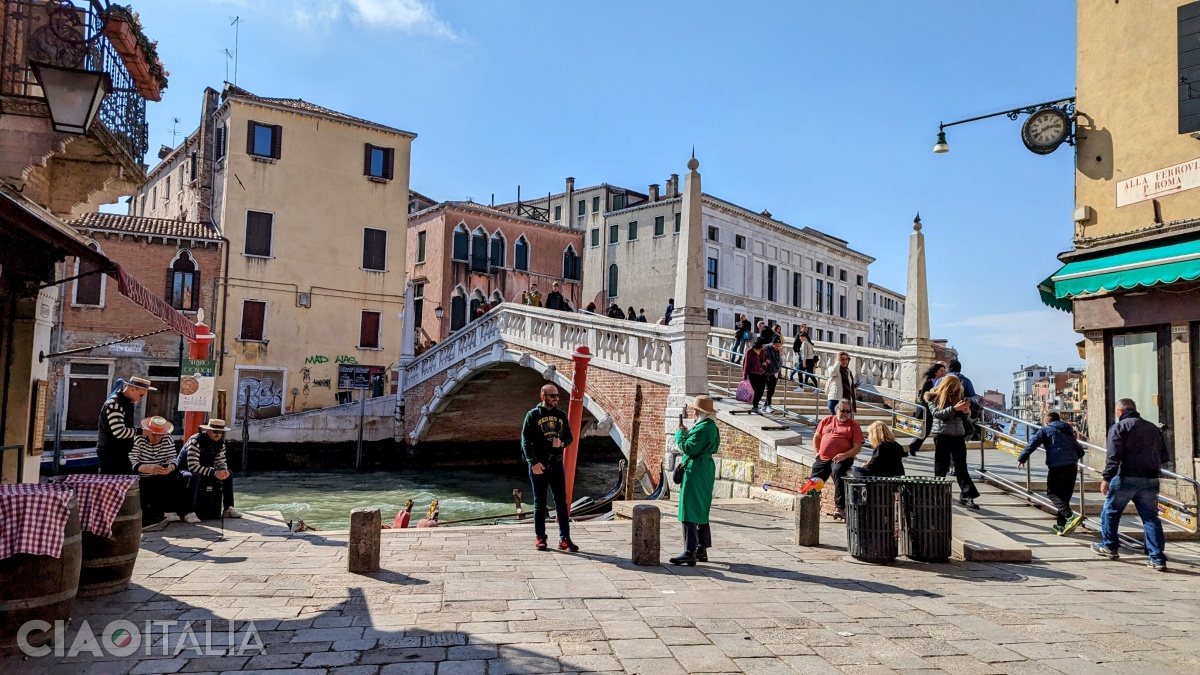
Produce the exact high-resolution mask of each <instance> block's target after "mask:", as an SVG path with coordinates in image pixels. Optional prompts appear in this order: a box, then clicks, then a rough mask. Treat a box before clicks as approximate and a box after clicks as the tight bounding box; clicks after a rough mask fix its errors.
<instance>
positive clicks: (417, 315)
mask: <svg viewBox="0 0 1200 675" xmlns="http://www.w3.org/2000/svg"><path fill="white" fill-rule="evenodd" d="M412 312H413V327H414V328H417V329H419V328H420V327H421V315H422V314H424V313H425V282H423V281H422V282H419V283H415V284H413V306H412Z"/></svg>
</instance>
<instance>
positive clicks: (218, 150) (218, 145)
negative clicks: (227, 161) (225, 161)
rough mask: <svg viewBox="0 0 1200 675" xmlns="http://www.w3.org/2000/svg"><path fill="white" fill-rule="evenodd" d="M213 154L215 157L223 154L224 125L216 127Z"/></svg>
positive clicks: (218, 157) (219, 157)
mask: <svg viewBox="0 0 1200 675" xmlns="http://www.w3.org/2000/svg"><path fill="white" fill-rule="evenodd" d="M213 154H214V155H215V156H216V158H217V159H221V158H222V157H224V156H225V127H224V126H219V127H217V137H216V139H215V140H214V141H213Z"/></svg>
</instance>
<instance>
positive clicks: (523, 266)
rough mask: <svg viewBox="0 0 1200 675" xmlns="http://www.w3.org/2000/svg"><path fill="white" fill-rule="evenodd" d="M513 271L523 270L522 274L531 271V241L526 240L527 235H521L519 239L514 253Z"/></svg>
mask: <svg viewBox="0 0 1200 675" xmlns="http://www.w3.org/2000/svg"><path fill="white" fill-rule="evenodd" d="M513 254H514V255H513V258H514V260H513V269H518V270H521V271H522V272H528V271H529V241H528V240H526V239H525V235H521V236H520V238H518V239H517V245H516V248H515V249H514V251H513Z"/></svg>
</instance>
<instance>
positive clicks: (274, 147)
mask: <svg viewBox="0 0 1200 675" xmlns="http://www.w3.org/2000/svg"><path fill="white" fill-rule="evenodd" d="M271 129H272V132H273V133H272V134H271V157H274V158H275V159H279V158H280V156H281V153H280V151H281V150H282V149H283V127H281V126H279V125H278V124H276V125H275V126H273V127H271Z"/></svg>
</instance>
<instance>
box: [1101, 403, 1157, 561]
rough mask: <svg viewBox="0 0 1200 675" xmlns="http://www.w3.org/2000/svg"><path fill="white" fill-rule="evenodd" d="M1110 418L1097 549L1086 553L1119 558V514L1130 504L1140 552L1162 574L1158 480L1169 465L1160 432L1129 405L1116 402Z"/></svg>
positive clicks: (1114, 558) (1134, 407)
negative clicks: (1142, 534) (1139, 527)
mask: <svg viewBox="0 0 1200 675" xmlns="http://www.w3.org/2000/svg"><path fill="white" fill-rule="evenodd" d="M1116 413H1117V418H1118V419H1117V423H1116V424H1114V425H1112V427H1110V428H1109V430H1108V443H1107V445H1108V455H1107V457H1108V459H1107V461H1106V462H1105V464H1104V481H1103V482H1101V483H1100V492H1101V493H1102V494H1104V495H1105V499H1104V509H1103V510H1102V511H1101V512H1100V543H1098V544H1092V551H1093V552H1095V553H1096V554H1097V555H1101V556H1104V557H1106V558H1110V559H1112V560H1116V559H1117V558H1119V557H1120V554H1119V553H1118V552H1117V551H1118V547H1119V546H1120V541H1119V540H1118V539H1117V528H1118V527H1119V526H1120V525H1121V514H1122V513H1123V512H1124V511H1125V507H1126V506H1128V505H1129V502H1130V501H1132V502H1133V504H1134V506H1136V507H1137V512H1138V517H1139V518H1141V519H1142V529H1143V531H1144V532H1145V538H1144V541H1145V543H1146V551H1147V552H1148V553H1149V554H1150V561H1149V563H1148V564H1149V566H1150V567H1153V568H1154V569H1156V570H1158V571H1159V572H1166V571H1167V554H1166V552H1165V551H1164V548H1165V547H1166V537H1165V536H1164V535H1163V527H1162V521H1161V520H1159V518H1158V475H1159V472H1160V471H1162V468H1163V466H1164V465H1167V464H1170V462H1171V456H1170V454H1168V452H1167V443H1166V441H1165V440H1164V439H1163V435H1162V431H1160V430H1159V428H1158V427H1157V426H1156V425H1154V424H1153V423H1152V422H1147V421H1146V420H1144V419H1142V416H1141V415H1139V414H1138V411H1137V405H1136V404H1135V403H1134V402H1133V400H1132V399H1128V398H1123V399H1121V400H1119V401H1117V407H1116Z"/></svg>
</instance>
